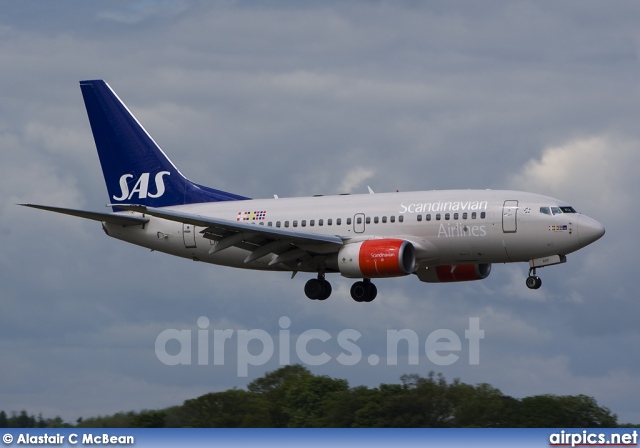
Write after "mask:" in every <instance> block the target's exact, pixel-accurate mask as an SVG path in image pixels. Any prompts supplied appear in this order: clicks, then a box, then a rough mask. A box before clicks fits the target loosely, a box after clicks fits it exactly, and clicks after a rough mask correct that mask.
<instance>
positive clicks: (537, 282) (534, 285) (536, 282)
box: [526, 268, 542, 289]
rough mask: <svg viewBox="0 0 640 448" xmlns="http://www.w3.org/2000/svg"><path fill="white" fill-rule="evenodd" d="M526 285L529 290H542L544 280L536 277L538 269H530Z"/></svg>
mask: <svg viewBox="0 0 640 448" xmlns="http://www.w3.org/2000/svg"><path fill="white" fill-rule="evenodd" d="M526 285H527V288H529V289H540V287H541V286H542V279H541V278H540V277H538V276H537V275H536V268H529V276H528V277H527V280H526Z"/></svg>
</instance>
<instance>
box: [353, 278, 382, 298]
mask: <svg viewBox="0 0 640 448" xmlns="http://www.w3.org/2000/svg"><path fill="white" fill-rule="evenodd" d="M377 295H378V288H376V285H374V284H373V283H371V279H369V278H365V279H363V280H362V281H361V282H355V283H354V284H353V286H352V287H351V297H352V298H353V300H355V301H356V302H371V301H372V300H373V299H375V298H376V296H377Z"/></svg>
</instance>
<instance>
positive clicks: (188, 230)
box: [182, 223, 196, 249]
mask: <svg viewBox="0 0 640 448" xmlns="http://www.w3.org/2000/svg"><path fill="white" fill-rule="evenodd" d="M182 237H183V238H184V247H186V248H187V249H189V248H192V247H196V228H195V226H193V225H191V224H187V223H183V224H182Z"/></svg>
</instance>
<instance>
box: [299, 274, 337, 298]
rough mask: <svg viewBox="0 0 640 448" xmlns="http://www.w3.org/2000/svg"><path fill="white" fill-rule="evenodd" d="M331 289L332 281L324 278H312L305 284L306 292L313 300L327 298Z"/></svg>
mask: <svg viewBox="0 0 640 448" xmlns="http://www.w3.org/2000/svg"><path fill="white" fill-rule="evenodd" d="M331 290H332V288H331V283H329V282H328V281H326V280H325V279H324V278H312V279H311V280H309V281H308V282H307V283H306V284H305V285H304V293H305V295H306V296H307V297H308V298H310V299H311V300H327V299H328V298H329V296H330V295H331Z"/></svg>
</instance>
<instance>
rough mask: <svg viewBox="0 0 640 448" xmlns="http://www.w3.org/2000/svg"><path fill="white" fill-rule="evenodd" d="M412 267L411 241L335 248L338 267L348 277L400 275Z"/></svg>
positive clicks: (413, 268) (413, 249)
mask: <svg viewBox="0 0 640 448" xmlns="http://www.w3.org/2000/svg"><path fill="white" fill-rule="evenodd" d="M415 266H416V250H415V248H414V247H413V244H411V243H410V242H409V241H406V240H401V239H393V238H387V239H376V240H367V241H362V242H359V243H350V244H347V245H345V246H344V247H342V248H341V249H340V250H339V251H338V268H339V269H340V273H341V274H342V275H343V276H344V277H348V278H383V277H400V276H403V275H409V274H411V273H412V272H413V271H414V270H415Z"/></svg>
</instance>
